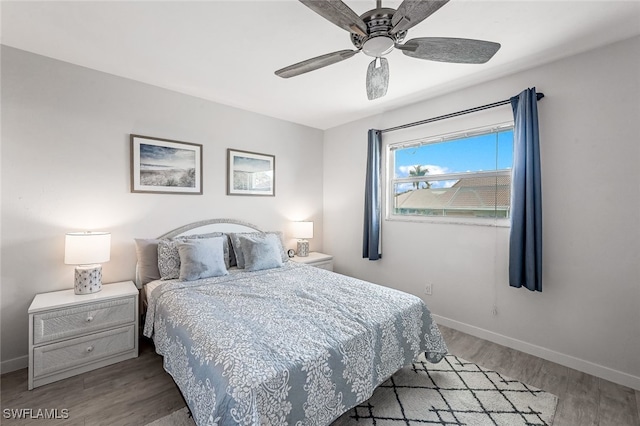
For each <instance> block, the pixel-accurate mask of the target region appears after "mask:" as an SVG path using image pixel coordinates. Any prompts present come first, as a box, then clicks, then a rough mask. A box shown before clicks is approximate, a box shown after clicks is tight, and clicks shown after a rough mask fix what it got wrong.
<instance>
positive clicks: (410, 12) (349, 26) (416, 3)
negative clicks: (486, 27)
mask: <svg viewBox="0 0 640 426" xmlns="http://www.w3.org/2000/svg"><path fill="white" fill-rule="evenodd" d="M448 1H449V0H404V1H403V2H402V3H401V4H400V6H399V7H398V9H397V10H395V9H391V8H386V7H382V1H381V0H377V1H376V8H375V9H373V10H370V11H368V12H365V13H364V14H362V15H361V16H358V15H356V13H355V12H354V11H353V10H351V8H349V6H347V5H346V4H345V3H344V2H342V1H341V0H300V2H301V3H302V4H304V5H305V6H307V7H308V8H309V9H311V10H313V11H314V12H316V13H317V14H319V15H320V16H322V17H323V18H325V19H327V20H328V21H330V22H332V23H334V24H335V25H337V26H339V27H340V28H342V29H344V30H347V31H349V32H350V33H351V42H352V43H353V45H354V46H355V47H356V49H355V50H350V49H347V50H339V51H337V52H332V53H327V54H326V55H322V56H317V57H315V58H311V59H307V60H306V61H302V62H298V63H297V64H294V65H290V66H288V67H285V68H282V69H279V70H278V71H276V72H275V74H276V75H277V76H279V77H282V78H289V77H294V76H297V75H300V74H304V73H307V72H309V71H314V70H317V69H319V68H323V67H326V66H327V65H331V64H335V63H336V62H340V61H343V60H345V59H348V58H350V57H352V56H354V55H355V54H356V53H359V52H360V51H362V52H364V54H365V55H368V56H371V57H373V58H374V60H373V61H372V62H371V63H370V64H369V68H368V69H367V97H368V98H369V99H370V100H372V99H377V98H381V97H383V96H384V95H385V94H386V93H387V87H388V85H389V64H388V62H387V59H386V58H383V56H384V55H386V54H388V53H389V52H391V51H392V50H393V49H399V50H401V51H402V53H404V54H405V55H407V56H411V57H413V58H418V59H426V60H430V61H438V62H453V63H459V64H483V63H485V62H487V61H488V60H489V59H491V58H492V57H493V55H495V53H496V52H497V51H498V49H500V44H499V43H493V42H490V41H483V40H472V39H465V38H445V37H420V38H414V39H411V40H409V41H407V42H405V43H404V44H401V43H402V41H403V40H404V38H405V37H406V35H407V30H408V29H409V28H411V27H413V26H414V25H417V24H419V23H420V22H422V21H423V20H425V19H426V18H428V17H429V16H431V15H432V14H433V13H434V12H436V11H437V10H438V9H440V8H441V7H442V6H444V5H445V4H446V3H447V2H448Z"/></svg>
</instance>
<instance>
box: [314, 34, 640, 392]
mask: <svg viewBox="0 0 640 426" xmlns="http://www.w3.org/2000/svg"><path fill="white" fill-rule="evenodd" d="M425 78H428V77H425ZM390 84H393V81H391V82H390ZM533 86H536V87H537V90H538V91H539V92H544V93H545V95H546V97H545V98H544V99H543V100H542V101H541V102H539V103H538V108H539V109H538V111H539V116H540V132H541V136H540V138H541V156H542V185H543V216H544V219H543V227H544V231H543V239H544V254H543V256H544V258H543V268H544V271H543V292H542V293H532V292H529V291H528V290H526V289H515V288H511V287H509V285H508V274H507V269H508V261H507V256H508V235H509V230H508V229H507V228H495V227H474V226H464V225H442V224H433V223H406V222H397V221H384V223H383V232H382V240H383V259H382V260H380V261H378V262H371V261H368V260H364V259H362V258H361V252H362V251H361V241H362V217H363V200H364V191H363V190H364V177H365V166H366V165H365V162H366V131H367V129H369V128H378V129H381V128H387V127H392V126H395V125H399V124H404V123H408V122H413V121H417V120H420V119H424V118H429V117H434V116H438V115H442V114H446V113H450V112H454V111H459V110H463V109H466V108H471V107H474V106H478V105H483V104H488V103H491V102H494V101H498V100H502V99H506V98H509V97H511V96H513V95H516V94H518V93H519V92H520V91H522V90H523V89H525V88H527V87H533ZM511 117H512V115H511V109H510V107H509V106H505V107H501V108H496V109H493V110H490V111H485V112H481V113H476V114H472V115H467V116H464V117H460V118H456V119H451V120H447V121H441V122H438V123H434V124H430V125H424V126H420V127H416V128H412V129H411V130H407V131H402V132H396V133H388V134H385V136H384V138H383V140H384V141H385V143H388V142H390V141H397V140H403V139H412V138H415V137H417V136H418V135H420V134H421V135H434V134H440V133H443V132H446V131H453V130H460V129H464V128H472V127H476V126H480V125H483V124H492V123H497V122H501V121H505V120H508V119H510V118H511ZM639 119H640V38H638V37H636V38H633V39H630V40H626V41H623V42H620V43H616V44H614V45H611V46H608V47H604V48H600V49H598V50H594V51H591V52H587V53H584V54H580V55H578V56H574V57H571V58H568V59H564V60H561V61H558V62H554V63H551V64H547V65H543V66H540V67H538V68H535V69H531V70H529V71H526V72H521V73H518V74H516V75H513V76H509V77H506V78H500V79H498V80H495V81H492V82H489V83H486V84H482V85H478V86H474V87H471V88H468V89H466V90H461V91H459V92H455V93H452V94H449V95H446V96H442V97H439V98H437V99H432V100H429V101H425V102H422V103H418V104H415V105H411V106H407V107H404V108H402V109H398V110H394V111H390V112H388V113H385V114H382V115H378V116H375V117H370V118H368V119H363V120H360V121H357V122H354V123H350V124H347V125H344V126H340V127H337V128H334V129H330V130H328V131H326V132H325V138H324V144H325V151H324V155H325V157H324V162H325V168H324V226H325V229H324V250H325V251H327V252H328V253H331V254H333V255H334V256H335V268H336V270H337V271H338V272H342V273H345V274H348V275H353V276H356V277H359V278H363V279H366V280H370V281H374V282H377V283H381V284H385V285H388V286H391V287H395V288H399V289H401V290H405V291H408V292H411V293H414V294H416V295H419V296H421V297H423V298H424V299H425V300H426V301H427V303H428V305H429V306H430V308H431V309H432V311H433V312H434V314H436V315H437V318H438V320H439V321H440V322H441V323H443V324H446V325H450V326H452V327H454V328H458V329H461V330H464V331H467V332H470V333H472V334H475V335H478V336H481V337H484V338H488V339H490V340H493V341H496V342H499V343H503V344H507V345H510V346H512V347H514V348H517V349H521V350H524V351H527V352H529V353H533V354H536V355H539V356H542V357H545V358H547V359H551V360H553V361H556V362H560V363H563V364H565V365H569V366H572V367H574V368H576V369H579V370H582V371H585V372H589V373H591V374H595V375H598V376H601V377H605V378H608V379H609V380H612V381H616V382H618V383H622V384H626V385H628V386H632V387H635V388H640V184H639V183H640V167H639V165H640V130H639V129H640V127H639V126H638V120H639ZM427 282H432V283H433V295H432V296H425V295H424V294H423V292H422V289H423V288H424V285H425V284H426V283H427ZM494 305H496V306H497V310H498V314H497V315H496V316H494V315H493V314H492V310H493V307H494Z"/></svg>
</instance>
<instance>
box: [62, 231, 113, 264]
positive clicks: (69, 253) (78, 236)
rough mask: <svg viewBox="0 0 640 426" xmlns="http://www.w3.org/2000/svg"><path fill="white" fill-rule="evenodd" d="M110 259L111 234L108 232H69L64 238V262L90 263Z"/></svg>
mask: <svg viewBox="0 0 640 426" xmlns="http://www.w3.org/2000/svg"><path fill="white" fill-rule="evenodd" d="M110 259H111V234H110V233H108V232H69V233H67V234H66V236H65V239H64V263H66V264H67V265H91V264H95V263H102V262H108V261H109V260H110Z"/></svg>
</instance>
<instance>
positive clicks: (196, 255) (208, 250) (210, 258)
mask: <svg viewBox="0 0 640 426" xmlns="http://www.w3.org/2000/svg"><path fill="white" fill-rule="evenodd" d="M223 245H224V238H223V237H221V236H220V237H215V238H202V239H188V240H183V241H178V253H179V255H180V275H179V278H180V280H181V281H193V280H199V279H201V278H209V277H219V276H222V275H227V274H229V272H228V271H227V268H226V266H225V262H224V249H223Z"/></svg>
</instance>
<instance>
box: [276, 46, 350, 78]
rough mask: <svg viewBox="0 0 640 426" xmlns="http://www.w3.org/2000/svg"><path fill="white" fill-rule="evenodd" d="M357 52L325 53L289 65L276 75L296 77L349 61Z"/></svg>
mask: <svg viewBox="0 0 640 426" xmlns="http://www.w3.org/2000/svg"><path fill="white" fill-rule="evenodd" d="M358 52H360V51H359V50H348V49H347V50H339V51H337V52H333V53H327V54H326V55H322V56H316V57H315V58H311V59H307V60H306V61H302V62H298V63H297V64H293V65H289V66H288V67H284V68H282V69H279V70H278V71H276V73H275V74H276V75H277V76H278V77H282V78H289V77H295V76H296V75H300V74H304V73H306V72H309V71H314V70H317V69H319V68H322V67H326V66H327V65H331V64H335V63H336V62H340V61H344V60H345V59H349V58H350V57H352V56H353V55H355V54H356V53H358Z"/></svg>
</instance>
